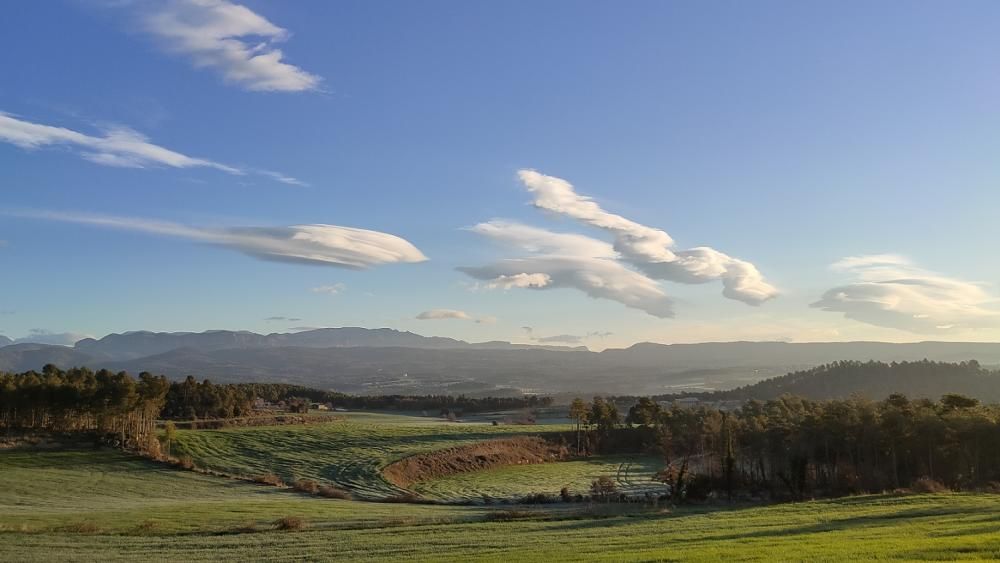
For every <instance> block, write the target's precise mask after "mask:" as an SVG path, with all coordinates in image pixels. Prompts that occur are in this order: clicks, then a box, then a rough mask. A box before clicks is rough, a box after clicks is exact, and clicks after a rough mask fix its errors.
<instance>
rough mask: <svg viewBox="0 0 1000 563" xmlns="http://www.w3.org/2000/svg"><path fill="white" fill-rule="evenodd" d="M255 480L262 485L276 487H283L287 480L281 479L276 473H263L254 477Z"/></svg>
mask: <svg viewBox="0 0 1000 563" xmlns="http://www.w3.org/2000/svg"><path fill="white" fill-rule="evenodd" d="M253 480H254V482H255V483H260V484H261V485H271V486H274V487H281V486H283V485H284V484H285V482H284V481H282V480H281V477H278V476H277V475H275V474H274V473H263V474H261V475H258V476H256V477H254V478H253Z"/></svg>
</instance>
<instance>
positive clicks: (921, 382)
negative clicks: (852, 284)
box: [708, 360, 1000, 402]
mask: <svg viewBox="0 0 1000 563" xmlns="http://www.w3.org/2000/svg"><path fill="white" fill-rule="evenodd" d="M893 393H900V394H904V395H907V396H908V397H910V398H927V399H938V398H940V397H941V396H942V395H945V394H949V393H954V394H959V395H966V396H969V397H974V398H976V399H979V400H980V401H983V402H1000V371H991V370H986V369H983V368H982V367H981V366H980V365H979V363H978V362H976V361H969V362H960V363H944V362H931V361H927V360H924V361H919V362H902V363H895V362H894V363H889V364H887V363H885V362H857V361H842V362H835V363H831V364H827V365H823V366H819V367H816V368H812V369H808V370H804V371H797V372H793V373H789V374H787V375H783V376H781V377H775V378H772V379H767V380H764V381H761V382H759V383H755V384H753V385H748V386H745V387H740V388H737V389H733V390H730V391H722V392H717V393H712V394H710V395H708V396H709V397H711V398H713V399H758V400H767V399H775V398H777V397H780V396H781V395H786V394H788V395H796V396H799V397H805V398H807V399H814V400H827V399H844V398H847V397H850V396H851V395H861V396H863V397H867V398H869V399H884V398H886V397H888V396H889V395H891V394H893Z"/></svg>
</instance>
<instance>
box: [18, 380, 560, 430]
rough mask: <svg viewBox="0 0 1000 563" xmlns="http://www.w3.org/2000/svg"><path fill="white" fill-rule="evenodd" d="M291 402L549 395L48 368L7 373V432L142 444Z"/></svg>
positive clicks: (515, 404) (496, 405)
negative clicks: (179, 424) (87, 434)
mask: <svg viewBox="0 0 1000 563" xmlns="http://www.w3.org/2000/svg"><path fill="white" fill-rule="evenodd" d="M258 398H259V399H263V400H264V401H267V402H270V403H278V402H284V403H285V405H286V408H287V409H288V410H290V411H292V412H305V411H308V408H309V405H310V403H314V402H318V403H332V404H333V405H334V406H337V407H344V408H348V409H352V410H353V409H385V410H427V411H438V410H440V411H441V412H477V411H489V410H514V409H530V408H538V407H547V406H550V405H551V404H552V399H551V398H550V397H537V396H528V397H482V398H476V397H465V396H457V397H454V396H449V395H428V396H404V395H385V396H370V397H368V396H351V395H345V394H343V393H337V392H333V391H323V390H320V389H312V388H308V387H302V386H299V385H288V384H283V383H236V384H215V383H212V382H211V381H209V380H207V379H206V380H204V381H198V380H196V379H195V378H194V377H191V376H188V377H187V378H186V379H184V380H183V381H179V382H169V381H167V380H166V379H165V378H164V377H162V376H158V377H154V376H152V375H150V374H149V373H145V372H143V373H141V374H139V377H138V378H133V377H132V376H130V375H128V374H127V373H125V372H118V373H112V372H109V371H107V370H100V371H97V372H94V371H92V370H90V369H88V368H72V369H69V370H61V369H59V368H58V367H56V366H54V365H52V364H49V365H46V366H45V367H44V368H42V371H41V372H36V371H27V372H24V373H19V374H10V373H0V429H11V428H20V429H48V430H56V431H63V430H66V431H73V430H95V431H100V432H107V433H115V434H119V435H120V437H121V440H122V441H127V442H129V444H131V445H141V444H142V443H143V442H144V441H146V440H147V437H148V436H149V435H150V433H151V429H152V427H153V426H154V425H155V422H156V420H157V419H174V420H193V419H197V420H206V419H227V418H234V417H242V416H249V415H252V414H253V413H254V408H255V407H254V403H255V401H256V400H257V399H258Z"/></svg>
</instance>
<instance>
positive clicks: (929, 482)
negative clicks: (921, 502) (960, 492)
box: [910, 477, 949, 493]
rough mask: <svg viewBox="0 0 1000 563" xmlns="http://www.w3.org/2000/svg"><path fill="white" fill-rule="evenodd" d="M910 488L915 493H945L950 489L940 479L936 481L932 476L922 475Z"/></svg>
mask: <svg viewBox="0 0 1000 563" xmlns="http://www.w3.org/2000/svg"><path fill="white" fill-rule="evenodd" d="M910 489H912V490H913V492H915V493H944V492H947V491H948V490H949V489H948V487H946V486H945V485H943V484H942V483H941V482H940V481H935V480H934V479H931V478H930V477H921V478H919V479H917V480H916V481H914V482H913V485H911V486H910Z"/></svg>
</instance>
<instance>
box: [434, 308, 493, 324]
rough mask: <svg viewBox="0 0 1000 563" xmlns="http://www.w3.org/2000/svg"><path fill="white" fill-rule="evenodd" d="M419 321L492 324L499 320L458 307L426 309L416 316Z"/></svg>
mask: <svg viewBox="0 0 1000 563" xmlns="http://www.w3.org/2000/svg"><path fill="white" fill-rule="evenodd" d="M414 318H415V319H417V320H419V321H441V320H448V319H452V320H459V321H472V322H474V323H476V324H488V325H491V324H493V323H495V322H497V318H496V317H491V316H486V317H473V316H472V315H470V314H469V313H466V312H465V311H460V310H458V309H431V310H429V311H424V312H422V313H420V314H419V315H417V316H416V317H414Z"/></svg>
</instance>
